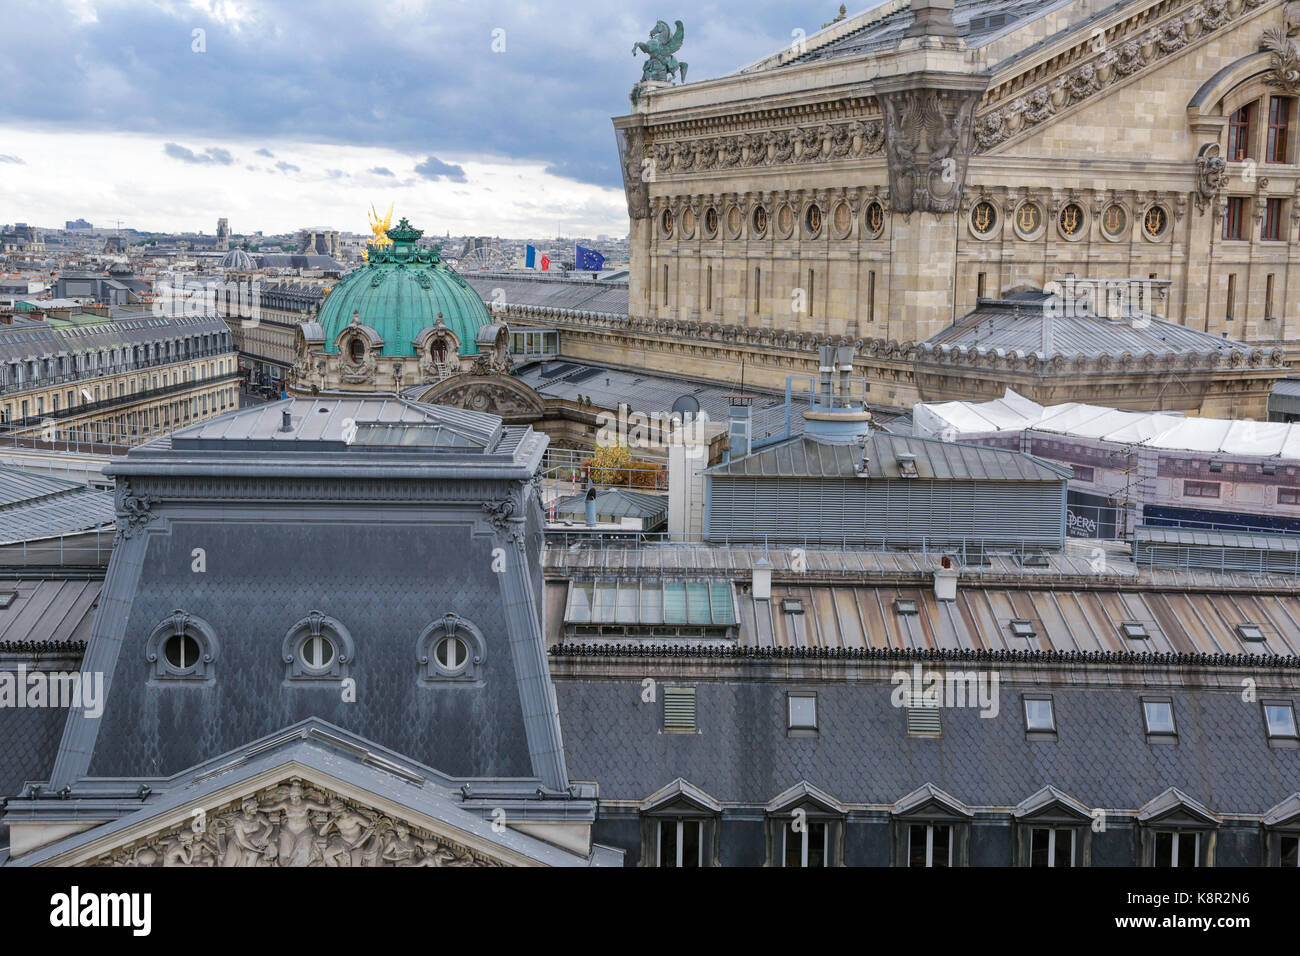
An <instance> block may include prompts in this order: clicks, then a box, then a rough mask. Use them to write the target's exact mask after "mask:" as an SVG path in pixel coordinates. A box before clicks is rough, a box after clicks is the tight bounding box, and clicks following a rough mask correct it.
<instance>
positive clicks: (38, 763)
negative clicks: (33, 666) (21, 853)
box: [0, 707, 68, 847]
mask: <svg viewBox="0 0 1300 956" xmlns="http://www.w3.org/2000/svg"><path fill="white" fill-rule="evenodd" d="M67 716H68V712H67V711H66V710H64V709H62V708H59V707H0V798H3V797H13V796H17V795H18V793H19V792H20V791H21V790H22V788H23V785H24V784H26V783H28V782H31V781H38V780H39V781H45V780H48V779H49V775H50V769H51V768H52V767H53V766H54V756H55V754H57V753H58V750H59V740H60V739H61V738H62V736H63V724H64V722H65V721H66V720H67ZM8 845H9V827H8V825H7V824H6V823H5V822H4V818H3V816H0V847H4V846H8Z"/></svg>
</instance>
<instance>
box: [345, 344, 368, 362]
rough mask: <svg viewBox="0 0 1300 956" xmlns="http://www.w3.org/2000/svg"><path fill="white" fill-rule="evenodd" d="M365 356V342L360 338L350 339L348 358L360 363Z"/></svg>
mask: <svg viewBox="0 0 1300 956" xmlns="http://www.w3.org/2000/svg"><path fill="white" fill-rule="evenodd" d="M365 357H366V346H365V343H364V342H362V341H361V340H360V339H352V340H351V341H350V342H348V358H349V359H350V360H351V361H353V362H356V363H358V364H360V363H361V362H362V361H363V360H364V359H365Z"/></svg>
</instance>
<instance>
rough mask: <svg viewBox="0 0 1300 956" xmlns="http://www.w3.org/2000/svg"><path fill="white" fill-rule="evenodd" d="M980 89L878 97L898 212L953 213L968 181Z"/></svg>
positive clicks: (883, 94) (918, 91)
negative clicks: (883, 120)
mask: <svg viewBox="0 0 1300 956" xmlns="http://www.w3.org/2000/svg"><path fill="white" fill-rule="evenodd" d="M979 96H980V94H979V92H978V91H976V90H935V89H920V90H898V91H895V92H891V93H882V94H881V95H880V100H881V103H882V104H883V106H884V110H885V126H886V136H885V149H886V157H887V159H888V161H889V192H890V198H891V201H892V203H893V207H894V210H895V211H896V212H901V213H903V214H905V215H906V214H908V213H911V212H935V213H942V212H952V211H954V210H955V209H956V208H957V206H958V203H959V202H960V199H961V191H962V186H963V184H964V183H965V180H966V160H967V158H968V156H969V150H970V142H971V135H972V132H973V125H974V112H975V104H976V102H977V101H978V99H979Z"/></svg>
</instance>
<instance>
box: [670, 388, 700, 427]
mask: <svg viewBox="0 0 1300 956" xmlns="http://www.w3.org/2000/svg"><path fill="white" fill-rule="evenodd" d="M699 413H700V400H699V399H698V398H696V397H695V396H694V395H683V396H682V397H681V398H679V399H677V401H675V402H673V410H672V414H673V417H675V418H680V419H681V420H682V424H683V425H686V424H688V423H690V422H691V421H693V420H694V419H695V416H696V415H698V414H699Z"/></svg>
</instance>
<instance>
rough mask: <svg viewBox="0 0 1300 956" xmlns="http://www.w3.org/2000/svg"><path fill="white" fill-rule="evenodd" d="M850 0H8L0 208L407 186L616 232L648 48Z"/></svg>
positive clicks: (154, 213) (706, 61)
mask: <svg viewBox="0 0 1300 956" xmlns="http://www.w3.org/2000/svg"><path fill="white" fill-rule="evenodd" d="M871 5H874V4H872V3H863V4H861V5H860V6H861V7H862V8H865V7H867V6H871ZM51 8H55V10H56V12H55V13H54V14H53V15H51ZM837 8H838V4H836V3H829V2H828V3H826V4H825V10H820V9H818V10H816V11H809V10H806V9H800V7H799V5H794V4H790V3H782V2H777V0H757V2H747V3H740V2H738V0H725V2H705V3H701V4H696V5H694V6H692V7H689V8H684V9H679V10H676V11H674V10H669V9H661V8H660V7H659V6H656V5H654V4H651V3H648V2H644V0H633V2H630V3H625V4H619V5H618V6H617V7H616V8H608V7H592V8H590V9H589V10H585V11H584V12H583V14H582V15H581V16H576V15H574V14H573V13H572V12H571V11H572V10H573V8H572V7H570V6H569V5H566V4H561V3H559V2H558V0H548V2H543V3H529V4H526V3H518V2H515V3H470V2H456V3H451V4H444V5H435V4H433V3H432V2H431V0H430V2H426V0H410V2H404V3H398V4H388V5H381V6H374V7H364V8H359V7H357V6H356V5H355V4H348V3H343V2H341V0H322V2H320V3H313V4H312V5H311V6H310V7H307V6H302V5H298V4H291V3H288V2H286V0H188V2H184V0H156V2H152V3H149V4H139V3H132V2H128V0H62V2H61V3H53V4H51V3H47V2H41V0H9V2H7V3H6V4H5V11H4V15H3V20H4V26H5V29H4V31H3V32H2V35H0V89H2V90H4V91H5V92H4V94H3V97H0V220H5V221H19V222H22V221H26V222H30V223H39V224H45V225H48V226H50V227H53V226H55V225H58V224H62V223H63V222H65V221H67V220H69V219H74V218H77V217H84V218H85V219H88V220H89V221H91V222H93V223H95V224H96V226H97V227H99V226H108V225H111V224H112V223H114V222H115V221H116V220H118V219H121V220H123V222H131V223H134V224H135V226H136V228H139V229H146V230H166V231H172V232H182V231H198V230H200V229H202V230H204V231H211V230H213V229H215V224H216V220H217V219H218V218H219V217H226V218H229V220H230V222H231V228H232V229H233V230H235V231H244V229H250V228H251V229H262V230H263V231H264V232H288V231H293V230H296V229H298V228H300V227H302V226H303V225H305V224H308V223H322V222H324V223H329V224H330V228H335V229H340V230H344V231H353V232H366V231H367V226H366V211H367V210H368V209H369V207H370V204H371V203H374V204H375V206H376V207H378V208H380V211H381V212H382V211H383V209H386V208H387V205H388V204H389V203H394V204H395V206H396V210H397V213H398V214H399V215H406V216H408V217H409V218H410V219H411V221H412V222H417V221H418V222H421V223H425V224H429V225H432V226H434V227H435V228H436V229H437V230H438V231H439V232H444V231H446V230H447V229H450V230H451V231H452V232H453V233H457V232H459V233H461V234H472V235H502V236H529V235H554V234H555V233H556V232H557V230H558V231H560V232H562V233H563V234H566V235H598V234H601V233H605V234H609V235H616V236H621V235H624V234H625V233H626V232H627V217H626V206H625V203H624V199H623V194H622V189H621V185H620V180H619V172H618V163H617V153H616V148H615V144H614V135H613V129H612V126H611V125H610V122H609V118H610V117H611V116H613V115H618V114H622V113H626V112H627V111H628V110H629V108H630V107H629V104H628V99H627V94H628V93H629V92H630V90H631V87H632V84H633V83H634V82H635V81H636V80H637V79H638V78H639V75H640V66H639V63H640V62H641V59H642V58H634V57H633V56H631V55H630V54H631V48H632V43H633V42H634V41H636V40H644V39H645V38H646V34H647V33H648V31H649V29H650V28H651V27H652V26H653V24H654V22H655V21H656V20H657V19H659V18H660V17H665V18H666V19H669V20H672V19H676V18H681V19H683V20H684V21H685V22H686V43H685V45H684V46H683V49H682V54H681V56H682V58H683V59H686V60H687V61H688V62H689V63H690V64H691V71H690V77H691V79H692V81H694V80H696V79H703V78H707V77H710V76H717V75H720V74H724V73H727V72H730V71H733V70H735V69H737V68H739V67H740V66H742V65H744V64H746V63H748V62H750V61H752V60H754V59H756V58H758V57H760V56H762V55H765V54H768V53H771V52H773V51H774V50H776V49H779V48H780V47H781V46H783V45H784V44H786V43H788V42H790V37H791V35H792V31H795V30H803V31H804V32H805V33H806V34H808V35H811V34H812V33H814V32H816V30H817V29H818V28H819V27H820V25H821V23H822V22H824V21H828V20H830V19H831V17H832V16H833V15H834V13H835V10H836V9H837ZM851 12H853V11H851ZM823 14H824V15H823ZM801 20H802V21H806V22H800V21H801ZM814 21H815V22H814ZM340 24H346V29H340ZM196 31H199V32H196ZM494 48H495V51H494ZM496 51H499V52H496ZM241 223H246V224H251V223H256V225H255V226H251V227H250V226H245V227H243V229H241V226H240V224H241Z"/></svg>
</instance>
